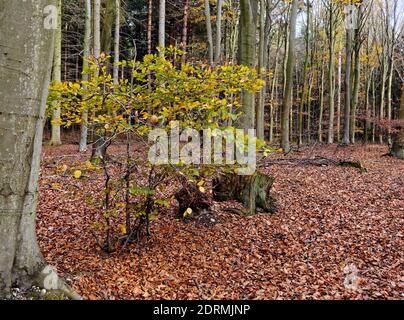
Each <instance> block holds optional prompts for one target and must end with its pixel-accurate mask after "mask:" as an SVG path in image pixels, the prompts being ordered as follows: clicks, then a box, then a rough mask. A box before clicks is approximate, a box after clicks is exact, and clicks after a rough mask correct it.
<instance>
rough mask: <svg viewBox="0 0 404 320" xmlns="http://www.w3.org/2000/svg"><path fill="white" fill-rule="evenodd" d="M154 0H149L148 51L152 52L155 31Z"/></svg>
mask: <svg viewBox="0 0 404 320" xmlns="http://www.w3.org/2000/svg"><path fill="white" fill-rule="evenodd" d="M152 29H153V0H149V8H148V14H147V53H148V54H151V53H152V41H153V40H152V32H153V30H152Z"/></svg>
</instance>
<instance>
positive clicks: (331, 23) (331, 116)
mask: <svg viewBox="0 0 404 320" xmlns="http://www.w3.org/2000/svg"><path fill="white" fill-rule="evenodd" d="M334 11H335V9H334V4H333V1H332V0H331V1H330V2H329V19H330V21H329V29H328V32H329V33H328V38H329V41H330V46H329V52H328V54H329V57H328V91H329V98H328V101H329V105H330V114H329V118H328V137H327V142H328V143H329V144H331V143H334V117H335V114H334V113H335V111H334V109H335V79H334V61H335V60H334V59H335V35H334V33H335V17H334V15H335V12H334Z"/></svg>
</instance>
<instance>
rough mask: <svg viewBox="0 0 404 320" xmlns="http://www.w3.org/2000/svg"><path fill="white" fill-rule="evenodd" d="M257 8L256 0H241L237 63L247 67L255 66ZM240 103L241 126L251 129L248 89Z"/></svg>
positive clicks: (251, 100) (251, 97)
mask: <svg viewBox="0 0 404 320" xmlns="http://www.w3.org/2000/svg"><path fill="white" fill-rule="evenodd" d="M257 10H258V3H257V0H241V2H240V11H241V12H240V32H239V37H240V38H239V41H240V45H239V64H241V65H244V66H247V67H249V68H254V67H255V66H256V42H257V37H256V26H257V24H256V20H257ZM241 104H242V107H243V111H244V114H243V117H242V120H241V124H242V127H243V128H244V129H253V128H254V127H255V95H254V94H253V93H251V92H248V91H245V92H243V93H242V99H241Z"/></svg>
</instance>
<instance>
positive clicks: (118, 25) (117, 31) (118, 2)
mask: <svg viewBox="0 0 404 320" xmlns="http://www.w3.org/2000/svg"><path fill="white" fill-rule="evenodd" d="M120 31H121V0H115V35H114V72H113V77H114V84H115V85H118V83H119V60H120V48H119V46H120Z"/></svg>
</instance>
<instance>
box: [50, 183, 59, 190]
mask: <svg viewBox="0 0 404 320" xmlns="http://www.w3.org/2000/svg"><path fill="white" fill-rule="evenodd" d="M51 187H52V189H53V190H57V189H60V184H59V183H52V185H51Z"/></svg>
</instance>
